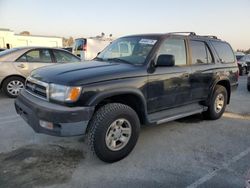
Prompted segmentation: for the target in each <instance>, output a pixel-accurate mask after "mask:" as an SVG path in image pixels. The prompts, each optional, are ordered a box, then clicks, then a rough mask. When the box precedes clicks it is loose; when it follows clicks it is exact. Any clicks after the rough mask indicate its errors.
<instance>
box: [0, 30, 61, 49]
mask: <svg viewBox="0 0 250 188" xmlns="http://www.w3.org/2000/svg"><path fill="white" fill-rule="evenodd" d="M7 46H9V47H10V48H14V47H21V46H45V47H62V46H63V43H62V38H61V37H48V36H38V35H28V36H24V35H18V34H15V33H14V31H11V30H9V29H0V48H7Z"/></svg>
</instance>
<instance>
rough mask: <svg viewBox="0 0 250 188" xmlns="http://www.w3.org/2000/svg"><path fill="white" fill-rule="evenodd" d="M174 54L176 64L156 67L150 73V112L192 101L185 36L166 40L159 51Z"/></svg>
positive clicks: (148, 91)
mask: <svg viewBox="0 0 250 188" xmlns="http://www.w3.org/2000/svg"><path fill="white" fill-rule="evenodd" d="M162 54H168V55H173V56H174V57H175V66H173V67H156V68H155V71H154V72H153V73H149V75H148V87H147V107H148V113H153V112H156V111H161V110H165V109H168V108H172V107H176V106H181V105H184V104H187V103H190V102H191V85H190V80H189V76H190V72H191V70H190V67H189V66H188V63H187V50H186V41H185V39H183V38H168V39H166V40H164V41H163V42H162V44H161V46H160V48H159V50H158V52H157V57H158V56H159V55H162Z"/></svg>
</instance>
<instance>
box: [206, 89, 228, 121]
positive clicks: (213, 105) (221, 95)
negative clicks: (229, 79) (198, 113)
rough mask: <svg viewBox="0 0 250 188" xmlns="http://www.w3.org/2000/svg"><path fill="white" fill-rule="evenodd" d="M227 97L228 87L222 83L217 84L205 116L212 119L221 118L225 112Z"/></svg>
mask: <svg viewBox="0 0 250 188" xmlns="http://www.w3.org/2000/svg"><path fill="white" fill-rule="evenodd" d="M227 98H228V94H227V90H226V88H225V87H223V86H221V85H217V86H215V89H214V93H213V96H212V99H211V101H210V104H209V106H208V110H207V111H206V112H204V115H205V117H206V118H208V119H211V120H216V119H219V118H220V117H221V116H222V114H223V113H224V112H225V109H226V105H227Z"/></svg>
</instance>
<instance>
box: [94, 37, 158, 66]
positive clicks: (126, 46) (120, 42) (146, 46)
mask: <svg viewBox="0 0 250 188" xmlns="http://www.w3.org/2000/svg"><path fill="white" fill-rule="evenodd" d="M156 42H157V40H156V39H152V38H143V37H125V38H120V39H117V40H115V41H114V42H112V43H111V44H110V45H109V46H108V47H106V48H105V49H104V50H103V51H102V52H101V53H100V54H99V55H98V56H97V58H96V59H97V60H107V61H112V60H114V61H119V62H124V63H130V64H144V63H145V60H146V58H147V56H148V55H149V53H150V51H151V50H152V48H153V46H154V45H155V43H156Z"/></svg>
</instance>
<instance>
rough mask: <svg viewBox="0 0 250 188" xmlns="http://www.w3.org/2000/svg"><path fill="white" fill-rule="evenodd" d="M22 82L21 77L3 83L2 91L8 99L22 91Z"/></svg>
mask: <svg viewBox="0 0 250 188" xmlns="http://www.w3.org/2000/svg"><path fill="white" fill-rule="evenodd" d="M24 82H25V80H24V79H23V78H21V77H17V76H12V77H9V78H7V79H6V80H5V81H4V82H3V91H4V93H5V94H6V95H7V96H8V97H11V98H15V97H17V96H18V95H19V93H20V92H21V90H22V89H24Z"/></svg>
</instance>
